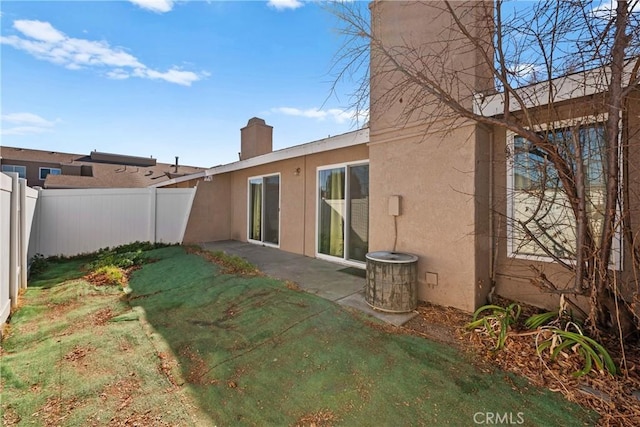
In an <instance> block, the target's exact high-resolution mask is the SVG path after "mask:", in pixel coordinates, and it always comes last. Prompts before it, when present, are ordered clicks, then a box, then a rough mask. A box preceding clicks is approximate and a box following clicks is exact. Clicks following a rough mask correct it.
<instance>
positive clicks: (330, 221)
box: [158, 2, 640, 311]
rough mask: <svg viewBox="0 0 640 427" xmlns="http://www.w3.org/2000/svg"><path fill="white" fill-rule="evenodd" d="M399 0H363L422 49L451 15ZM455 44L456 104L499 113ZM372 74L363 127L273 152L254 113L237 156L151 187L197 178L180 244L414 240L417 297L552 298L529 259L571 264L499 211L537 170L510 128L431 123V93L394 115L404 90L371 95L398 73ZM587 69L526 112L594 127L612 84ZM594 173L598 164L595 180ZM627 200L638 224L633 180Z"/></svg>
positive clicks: (473, 303) (620, 249)
mask: <svg viewBox="0 0 640 427" xmlns="http://www.w3.org/2000/svg"><path fill="white" fill-rule="evenodd" d="M469 3H470V4H473V2H469ZM396 5H397V2H373V3H372V6H371V11H372V14H373V15H374V16H375V17H376V19H375V20H373V21H374V22H373V31H374V33H375V34H377V35H378V37H380V38H382V39H384V40H387V41H388V42H389V43H393V41H394V40H396V41H398V42H399V41H403V42H406V41H407V40H410V41H413V42H415V43H416V44H420V43H422V44H423V45H424V46H427V47H426V49H428V46H429V42H431V41H433V40H434V38H438V37H442V34H443V33H444V32H443V31H441V30H442V29H443V28H445V27H446V26H447V25H450V24H451V22H444V21H445V20H444V18H443V17H442V15H438V19H434V17H435V15H434V14H435V13H436V12H435V9H434V8H433V7H432V6H431V5H430V2H415V3H410V4H403V6H402V7H396ZM460 7H464V6H460ZM464 17H465V19H468V20H470V21H469V23H470V24H476V23H478V22H479V20H482V19H484V18H483V16H482V15H481V14H479V13H478V14H476V13H473V11H472V12H471V13H467V14H465V15H464ZM424 22H429V23H430V25H428V26H425V25H424ZM476 27H477V28H481V27H482V26H481V25H478V26H476ZM485 28H486V27H485ZM489 37H490V36H489ZM489 40H491V39H490V38H489ZM456 43H464V40H451V41H448V44H449V46H450V48H451V49H450V52H451V57H450V58H449V60H450V61H451V62H452V63H454V64H455V68H456V69H458V70H463V71H464V70H472V71H473V72H469V73H468V76H469V77H468V80H467V81H466V82H465V83H466V84H465V85H464V87H462V88H460V89H459V90H458V91H457V95H458V96H459V100H460V102H461V103H465V104H466V105H468V106H469V108H473V109H474V110H475V111H476V112H478V113H479V114H483V115H486V116H493V115H495V116H498V115H500V114H502V112H503V110H501V108H502V107H503V102H504V99H503V94H501V93H496V91H495V90H494V89H493V81H492V78H491V74H490V72H489V71H488V70H485V69H483V65H482V61H480V60H479V58H478V55H474V54H470V53H469V52H468V49H456ZM457 47H460V46H457ZM456 52H459V54H457V53H456ZM371 61H372V62H371V67H372V69H375V67H377V66H381V64H379V63H377V62H376V61H378V59H377V57H376V56H375V55H372V59H371ZM371 75H372V80H371V85H370V88H371V91H370V96H371V112H370V121H369V127H368V128H365V129H360V130H356V131H353V132H350V133H346V134H343V135H338V136H334V137H330V138H326V139H323V140H319V141H314V142H309V143H306V144H302V145H298V146H294V147H291V148H287V149H283V150H278V151H272V128H271V127H270V126H269V125H267V124H266V123H265V122H264V120H262V119H259V118H252V119H251V120H249V122H248V124H247V126H246V127H245V128H243V129H242V130H241V157H240V158H241V160H240V161H238V162H235V163H231V164H226V165H222V166H217V167H214V168H211V169H207V170H204V171H201V172H198V173H196V174H193V175H188V176H184V177H180V178H175V179H171V180H168V181H166V182H164V183H162V184H160V185H158V186H173V187H181V186H186V187H191V186H194V185H197V192H196V196H195V200H194V203H193V207H192V211H191V216H190V219H189V223H188V226H187V230H186V233H185V238H184V240H185V242H205V241H214V240H225V239H234V240H239V241H244V242H251V243H255V244H260V245H265V246H272V247H276V248H279V249H280V250H284V251H289V252H294V253H298V254H304V255H306V256H310V257H317V258H322V259H326V260H331V261H335V262H338V263H342V264H346V265H350V266H355V267H361V268H364V266H365V258H364V255H365V254H366V253H367V252H369V251H377V250H395V251H400V252H409V253H412V254H415V255H417V256H418V258H419V261H418V267H417V268H418V294H419V298H420V299H421V300H425V301H429V302H432V303H435V304H439V305H444V306H452V307H457V308H459V309H462V310H465V311H473V310H474V309H475V308H477V307H478V306H479V305H482V304H484V303H485V302H486V301H487V297H488V295H489V293H490V292H496V293H498V294H500V295H503V296H505V297H509V298H512V299H516V300H519V301H523V302H527V303H531V304H534V305H538V306H547V307H554V306H556V307H557V295H556V296H553V295H550V294H548V293H543V292H541V291H540V289H539V288H538V287H536V286H534V285H533V284H532V279H533V278H534V274H533V273H532V268H531V267H532V266H536V267H538V268H539V269H541V270H543V271H545V274H546V275H547V277H550V278H553V279H554V280H556V281H558V282H560V283H562V281H563V280H569V278H568V275H567V274H566V273H565V272H564V270H563V269H562V268H560V266H558V265H556V264H555V263H553V262H550V260H549V259H548V258H547V257H545V254H544V253H540V252H539V251H536V250H535V248H532V247H531V245H529V244H528V243H527V239H526V236H522V235H521V234H518V233H517V232H516V230H514V229H513V227H511V226H510V222H509V220H507V219H508V218H514V217H516V218H517V215H518V212H521V211H524V210H526V209H529V205H528V203H531V199H530V198H528V196H527V194H529V193H526V191H525V190H526V187H527V185H529V184H528V183H530V182H532V181H533V178H534V177H533V176H532V174H533V173H534V172H533V169H532V168H527V167H525V166H522V164H527V162H534V161H535V159H533V158H532V157H531V155H532V154H531V153H527V152H524V154H522V153H521V154H520V155H519V156H520V157H518V155H515V154H514V153H515V151H514V146H516V145H518V144H523V143H525V142H526V141H523V140H522V138H520V137H519V136H518V135H515V134H513V133H510V132H507V131H506V130H505V129H504V128H501V127H498V126H488V125H481V124H478V123H476V122H474V121H471V120H463V119H459V120H454V121H453V122H452V121H451V118H446V119H442V120H441V121H438V120H430V121H429V124H428V125H427V124H426V120H425V117H435V116H436V115H437V112H435V111H430V110H429V106H428V104H425V105H426V106H425V108H423V109H422V110H421V111H420V112H419V114H416V115H415V116H413V117H410V118H408V119H407V118H404V119H402V120H400V119H399V118H400V115H401V111H402V106H401V105H400V104H401V103H402V98H400V99H399V100H397V101H396V104H389V103H387V104H384V105H383V104H380V103H377V102H376V100H377V99H380V98H382V97H383V96H385V93H386V92H387V90H388V88H389V85H393V84H394V81H393V80H392V79H384V80H383V79H382V78H381V77H376V76H379V75H378V74H376V73H371ZM592 77H593V76H592V75H591V74H590V73H589V72H588V71H585V72H582V73H577V74H573V75H568V76H563V77H560V78H558V79H556V81H554V82H553V84H554V86H555V87H557V88H559V90H558V91H557V93H556V94H555V95H554V96H555V98H554V101H555V103H554V105H555V106H556V107H557V108H554V117H553V120H551V119H552V118H551V117H549V113H548V109H546V108H545V107H546V102H547V101H541V102H540V103H538V104H536V105H537V107H535V106H532V108H531V109H530V112H531V114H533V115H534V116H535V117H536V118H537V119H538V120H539V121H540V123H541V125H542V124H545V125H549V123H551V122H553V123H556V122H557V123H558V124H557V126H558V128H562V126H567V125H566V123H569V122H575V121H576V120H579V121H580V122H579V123H580V129H584V135H583V136H581V138H585V140H586V141H589V138H597V136H598V135H599V129H600V128H601V127H602V126H603V123H602V117H603V113H604V111H602V108H603V107H602V106H603V105H604V104H603V103H602V102H601V101H602V96H605V95H604V91H605V90H606V89H605V88H606V87H605V86H604V85H600V86H598V85H597V84H589V85H587V84H586V83H587V82H589V79H590V78H592ZM378 78H379V79H380V80H376V79H378ZM547 87H548V83H547V85H546V86H545V85H544V84H538V85H536V84H533V85H530V86H527V87H525V88H522V90H523V91H527V93H529V94H540V99H548V96H547V95H548V93H546V92H545V90H546V88H547ZM479 94H482V96H481V98H480V97H479V96H478V95H479ZM545 96H547V98H545ZM626 105H627V111H626V113H625V116H624V117H623V118H622V122H623V129H624V130H623V132H622V135H621V136H620V137H621V138H623V140H624V142H625V144H624V145H625V146H626V147H628V152H627V153H626V154H625V155H626V156H627V157H626V158H625V160H624V161H625V162H626V163H628V164H634V159H638V156H640V152H638V148H639V147H640V134H639V131H640V90H634V91H633V92H632V93H631V95H630V96H629V98H628V100H627V103H626ZM517 113H518V112H517V111H516V109H515V108H514V114H517ZM563 123H564V124H563ZM554 126H555V125H554ZM581 135H582V134H581ZM594 140H595V139H594ZM595 172H597V171H595ZM595 172H594V173H595ZM638 172H639V171H638V170H636V169H635V168H633V167H628V168H625V175H624V177H623V182H624V185H626V186H628V187H630V188H633V189H636V190H637V189H640V186H639V180H640V175H639V173H638ZM595 181H597V177H596V176H595V175H594V183H593V188H594V189H595V190H594V191H597V182H595ZM594 194H596V193H594ZM595 198H596V196H595V195H594V199H595ZM627 202H628V203H629V204H630V206H631V212H632V215H633V217H634V218H633V220H632V221H631V224H632V229H633V231H634V233H637V232H638V231H640V228H639V226H638V219H640V215H638V214H640V212H638V208H639V207H640V198H638V194H637V192H632V195H631V197H630V199H629V200H627ZM568 238H569V237H568ZM628 250H630V249H629V248H627V247H625V245H623V244H622V243H621V241H618V243H617V246H616V248H615V260H614V264H615V265H614V266H613V267H614V268H616V269H618V270H620V271H621V272H622V273H623V275H624V274H626V275H628V276H629V275H632V274H633V267H632V265H631V262H630V257H628V256H625V251H628ZM565 276H567V277H566V278H565Z"/></svg>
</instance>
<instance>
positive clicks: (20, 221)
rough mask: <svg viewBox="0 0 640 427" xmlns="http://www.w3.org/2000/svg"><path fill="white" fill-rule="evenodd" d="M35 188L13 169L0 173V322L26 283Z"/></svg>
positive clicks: (15, 301)
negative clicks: (28, 184) (28, 185)
mask: <svg viewBox="0 0 640 427" xmlns="http://www.w3.org/2000/svg"><path fill="white" fill-rule="evenodd" d="M37 198H38V192H37V191H36V190H34V189H33V188H29V187H27V185H26V181H25V180H24V179H20V178H18V174H17V173H8V174H4V173H0V325H2V324H3V323H4V322H5V321H6V320H7V318H8V317H9V314H10V312H11V309H12V308H15V307H16V306H17V304H18V292H19V290H20V288H26V287H27V253H28V247H29V237H30V232H31V224H32V220H33V216H34V211H35V208H36V201H37Z"/></svg>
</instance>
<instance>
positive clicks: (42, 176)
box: [40, 168, 62, 181]
mask: <svg viewBox="0 0 640 427" xmlns="http://www.w3.org/2000/svg"><path fill="white" fill-rule="evenodd" d="M61 173H62V171H61V170H60V169H58V168H40V179H41V180H43V181H44V180H45V179H47V175H49V174H51V175H60V174H61Z"/></svg>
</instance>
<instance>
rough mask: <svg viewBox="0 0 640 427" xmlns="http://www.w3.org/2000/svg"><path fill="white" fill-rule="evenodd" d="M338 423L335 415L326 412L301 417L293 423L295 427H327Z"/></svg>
mask: <svg viewBox="0 0 640 427" xmlns="http://www.w3.org/2000/svg"><path fill="white" fill-rule="evenodd" d="M338 421H340V420H339V419H338V417H337V416H336V414H334V413H333V412H331V411H329V410H328V409H327V410H323V411H318V412H314V413H311V414H306V415H303V416H302V417H300V418H299V419H298V421H297V422H296V423H295V426H296V427H329V426H333V425H335V424H336V423H338Z"/></svg>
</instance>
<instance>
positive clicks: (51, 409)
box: [33, 397, 78, 427]
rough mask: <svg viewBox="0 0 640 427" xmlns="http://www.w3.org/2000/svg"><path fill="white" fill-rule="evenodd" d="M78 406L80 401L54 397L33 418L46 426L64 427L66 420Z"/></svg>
mask: <svg viewBox="0 0 640 427" xmlns="http://www.w3.org/2000/svg"><path fill="white" fill-rule="evenodd" d="M77 406H78V400H77V399H76V398H75V397H74V398H62V397H52V398H49V399H47V401H46V403H45V404H44V406H43V407H42V408H40V410H39V411H37V412H36V413H34V414H33V417H35V418H39V419H40V420H42V422H43V423H44V425H45V426H47V427H54V426H60V425H64V421H65V419H66V418H67V417H68V416H69V414H71V412H73V410H74V409H75V408H76V407H77Z"/></svg>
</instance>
